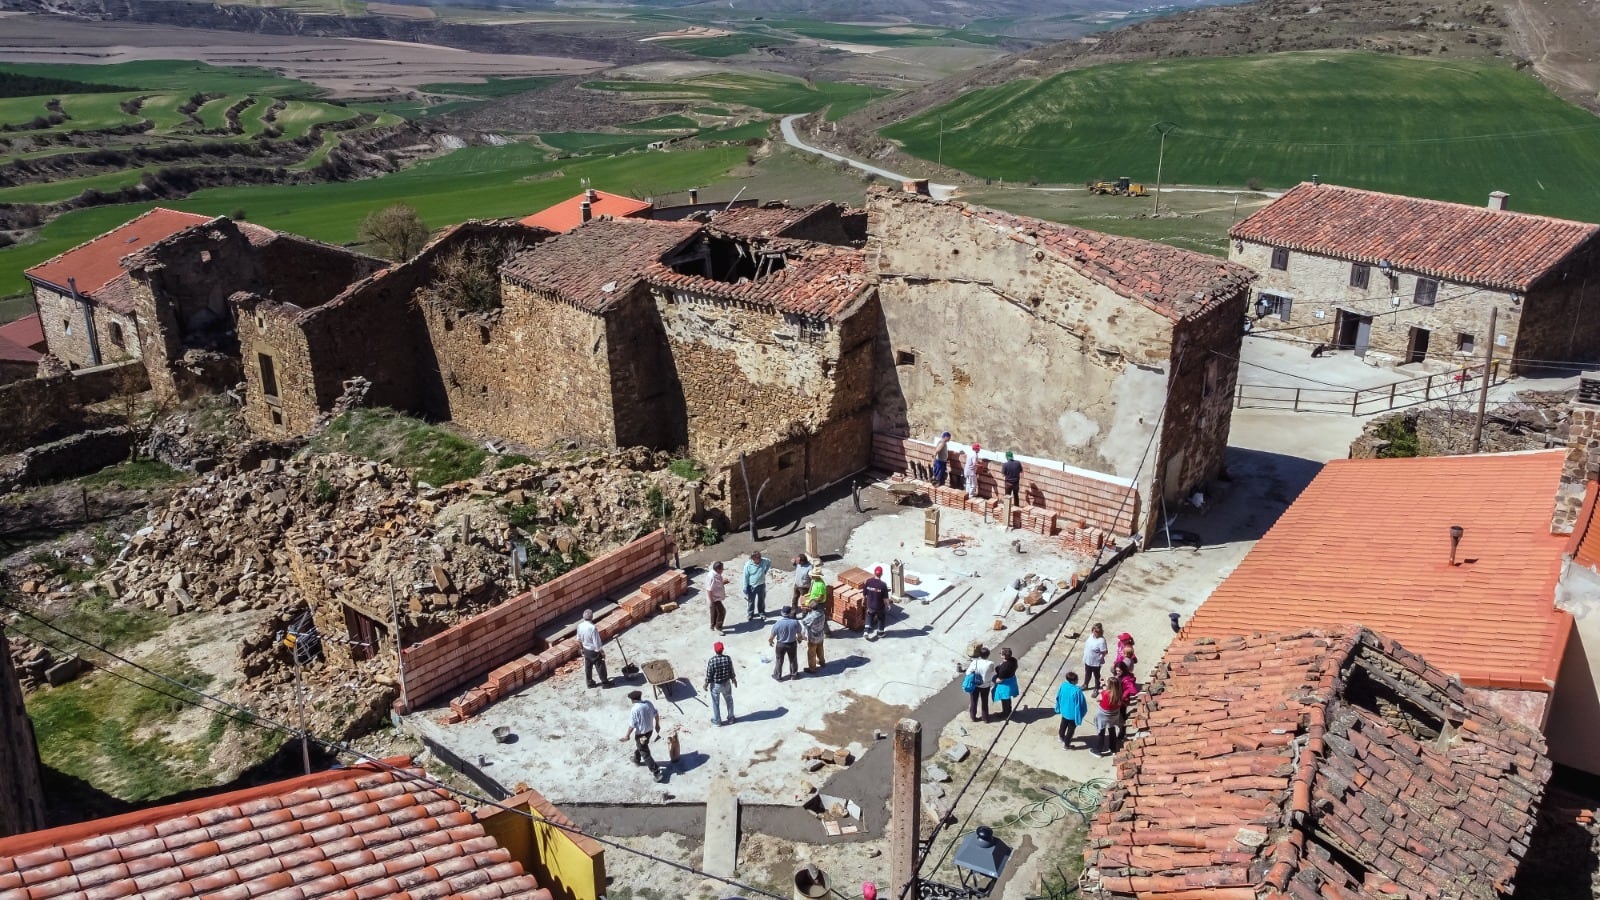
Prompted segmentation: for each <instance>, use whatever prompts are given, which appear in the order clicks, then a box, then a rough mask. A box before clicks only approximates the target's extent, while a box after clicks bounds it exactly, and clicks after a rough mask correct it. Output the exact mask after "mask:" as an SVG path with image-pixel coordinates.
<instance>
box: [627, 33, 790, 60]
mask: <svg viewBox="0 0 1600 900" xmlns="http://www.w3.org/2000/svg"><path fill="white" fill-rule="evenodd" d="M656 43H657V44H659V45H660V46H662V47H671V48H672V49H674V50H682V51H683V52H685V53H693V54H694V55H696V56H706V57H711V58H712V59H721V58H723V57H728V56H738V55H739V54H741V53H749V52H750V51H751V50H753V49H755V48H756V47H782V46H785V45H787V44H793V43H794V40H793V39H792V38H786V37H779V36H778V35H773V34H744V33H741V34H723V35H718V36H716V37H705V38H668V39H666V40H662V41H656Z"/></svg>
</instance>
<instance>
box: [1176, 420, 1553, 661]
mask: <svg viewBox="0 0 1600 900" xmlns="http://www.w3.org/2000/svg"><path fill="white" fill-rule="evenodd" d="M1565 456H1566V454H1565V452H1564V451H1561V450H1550V451H1538V452H1533V453H1505V454H1482V455H1478V456H1439V457H1426V458H1418V459H1346V460H1335V461H1333V462H1330V463H1328V464H1327V465H1326V466H1325V467H1324V468H1323V470H1322V472H1321V473H1320V474H1318V475H1317V477H1316V478H1315V479H1313V480H1312V482H1311V484H1310V485H1309V486H1308V487H1307V488H1306V489H1305V491H1304V492H1303V493H1302V494H1301V495H1300V497H1299V498H1298V499H1297V500H1295V502H1294V504H1293V505H1291V506H1290V507H1289V509H1288V510H1287V511H1285V512H1284V514H1283V515H1282V517H1280V518H1279V519H1278V521H1277V524H1275V525H1273V526H1272V529H1271V530H1270V531H1268V532H1267V534H1266V536H1264V537H1263V538H1262V539H1261V540H1260V542H1258V543H1257V544H1256V546H1255V547H1254V548H1253V549H1251V551H1250V553H1249V554H1248V555H1246V556H1245V558H1244V561H1243V562H1241V563H1240V564H1239V567H1238V568H1237V569H1235V570H1234V572H1233V574H1231V575H1229V576H1228V578H1227V580H1225V581H1223V583H1222V584H1221V586H1219V587H1218V588H1217V589H1216V591H1215V592H1213V593H1212V595H1211V596H1210V598H1208V599H1207V600H1206V601H1205V602H1204V603H1202V604H1201V605H1200V608H1199V609H1198V610H1196V611H1195V614H1194V616H1193V617H1192V618H1191V619H1190V620H1189V623H1188V624H1187V625H1186V626H1185V627H1184V631H1183V633H1184V635H1185V636H1186V637H1222V636H1225V635H1237V634H1252V633H1254V632H1258V631H1284V630H1288V629H1293V628H1304V627H1307V626H1318V625H1321V626H1337V625H1341V624H1344V623H1351V622H1353V623H1356V624H1358V625H1365V626H1367V627H1369V628H1372V629H1375V630H1377V631H1380V632H1382V633H1384V634H1387V635H1389V636H1391V637H1394V638H1396V639H1398V640H1402V641H1404V642H1405V644H1406V646H1407V647H1409V648H1411V649H1412V650H1415V651H1417V652H1419V653H1421V654H1423V655H1424V656H1426V657H1427V658H1428V660H1429V661H1430V662H1431V663H1433V664H1434V665H1436V666H1438V667H1439V668H1441V669H1443V670H1445V671H1446V672H1449V673H1451V674H1453V675H1457V676H1459V677H1460V678H1461V680H1462V681H1463V682H1464V683H1466V684H1468V685H1471V686H1474V687H1487V688H1509V689H1520V690H1527V691H1541V692H1549V691H1550V690H1551V689H1552V687H1553V686H1554V685H1555V680H1556V673H1557V670H1558V669H1559V668H1560V665H1561V656H1562V653H1563V652H1564V650H1565V648H1566V643H1567V633H1568V630H1569V629H1570V627H1571V624H1572V618H1571V616H1570V615H1568V614H1567V613H1565V612H1561V611H1560V610H1557V609H1556V608H1555V604H1554V599H1555V586H1556V580H1557V577H1558V576H1559V573H1560V567H1561V556H1562V548H1563V544H1564V543H1565V541H1566V538H1565V537H1564V536H1558V535H1553V534H1551V533H1550V514H1551V509H1552V507H1553V504H1554V502H1555V492H1556V486H1557V484H1558V483H1559V481H1560V478H1561V467H1562V462H1563V460H1564V458H1565ZM1452 525H1460V526H1461V527H1462V528H1463V529H1465V531H1464V533H1463V537H1462V539H1461V545H1460V547H1459V549H1458V550H1457V553H1456V559H1457V560H1458V561H1461V564H1460V565H1456V566H1452V565H1450V563H1449V558H1450V532H1449V529H1450V526H1452Z"/></svg>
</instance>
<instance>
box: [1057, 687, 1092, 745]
mask: <svg viewBox="0 0 1600 900" xmlns="http://www.w3.org/2000/svg"><path fill="white" fill-rule="evenodd" d="M1056 714H1057V715H1059V716H1060V717H1061V727H1060V728H1058V729H1056V737H1059V738H1061V749H1063V750H1070V749H1072V736H1073V735H1074V734H1076V733H1077V731H1078V726H1079V725H1081V724H1083V719H1084V717H1085V716H1087V715H1088V714H1089V701H1088V700H1087V699H1086V698H1085V697H1084V696H1083V689H1082V688H1080V687H1078V673H1077V672H1068V673H1067V680H1066V681H1063V682H1061V687H1059V688H1056Z"/></svg>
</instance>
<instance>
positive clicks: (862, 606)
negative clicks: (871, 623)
mask: <svg viewBox="0 0 1600 900" xmlns="http://www.w3.org/2000/svg"><path fill="white" fill-rule="evenodd" d="M862 580H863V581H865V579H862ZM828 618H829V619H830V620H831V621H832V622H833V623H834V624H836V625H843V626H844V627H845V628H847V629H849V630H851V631H861V630H862V629H864V628H866V627H867V597H866V595H865V594H863V593H862V592H861V588H859V587H848V586H846V585H842V584H841V585H839V586H838V587H836V588H834V589H833V600H832V604H831V608H830V614H829V616H828Z"/></svg>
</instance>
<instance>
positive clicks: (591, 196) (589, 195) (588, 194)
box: [583, 188, 600, 203]
mask: <svg viewBox="0 0 1600 900" xmlns="http://www.w3.org/2000/svg"><path fill="white" fill-rule="evenodd" d="M583 199H585V200H587V201H589V202H590V203H593V202H595V201H596V200H599V199H600V195H599V194H596V193H595V192H594V188H589V189H588V190H586V191H584V192H583Z"/></svg>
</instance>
